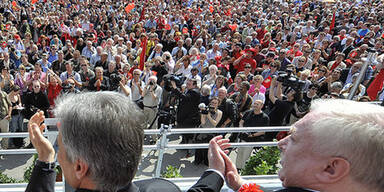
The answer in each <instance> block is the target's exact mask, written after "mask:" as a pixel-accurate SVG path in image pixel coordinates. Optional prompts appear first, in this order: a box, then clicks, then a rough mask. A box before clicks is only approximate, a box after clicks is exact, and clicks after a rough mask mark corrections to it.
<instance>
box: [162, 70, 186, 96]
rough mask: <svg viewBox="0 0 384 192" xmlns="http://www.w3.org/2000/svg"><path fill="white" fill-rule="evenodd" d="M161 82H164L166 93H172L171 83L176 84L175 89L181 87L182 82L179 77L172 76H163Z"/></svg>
mask: <svg viewBox="0 0 384 192" xmlns="http://www.w3.org/2000/svg"><path fill="white" fill-rule="evenodd" d="M163 81H164V89H165V90H166V91H168V92H169V91H172V89H173V88H172V84H171V81H174V82H175V83H176V86H177V87H181V85H182V84H183V81H182V79H181V78H180V77H179V76H177V75H172V74H167V75H164V76H163Z"/></svg>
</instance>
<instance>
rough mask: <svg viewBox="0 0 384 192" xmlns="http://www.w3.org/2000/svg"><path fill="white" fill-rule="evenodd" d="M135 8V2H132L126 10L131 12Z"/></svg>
mask: <svg viewBox="0 0 384 192" xmlns="http://www.w3.org/2000/svg"><path fill="white" fill-rule="evenodd" d="M133 8H135V3H130V4H128V5H127V6H126V7H125V12H127V13H129V12H131V10H132V9H133Z"/></svg>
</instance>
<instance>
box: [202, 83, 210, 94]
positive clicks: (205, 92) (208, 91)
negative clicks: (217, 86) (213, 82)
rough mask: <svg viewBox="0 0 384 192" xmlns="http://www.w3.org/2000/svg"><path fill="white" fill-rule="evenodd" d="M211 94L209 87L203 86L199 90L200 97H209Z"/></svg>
mask: <svg viewBox="0 0 384 192" xmlns="http://www.w3.org/2000/svg"><path fill="white" fill-rule="evenodd" d="M210 93H211V87H210V86H209V85H204V86H203V87H202V88H201V94H202V95H209V94H210Z"/></svg>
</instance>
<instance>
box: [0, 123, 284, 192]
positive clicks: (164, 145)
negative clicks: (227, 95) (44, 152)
mask: <svg viewBox="0 0 384 192" xmlns="http://www.w3.org/2000/svg"><path fill="white" fill-rule="evenodd" d="M57 120H58V119H55V118H51V119H46V120H45V124H46V125H47V126H55V125H56V122H57ZM289 128H290V127H287V126H280V127H231V128H189V129H172V128H171V127H168V126H162V128H160V129H158V130H144V134H145V135H153V134H158V135H160V139H159V140H158V141H157V143H156V144H155V145H144V150H157V151H158V157H157V162H156V169H155V174H154V177H160V176H161V168H162V167H161V166H162V162H163V158H164V153H165V151H166V150H169V149H203V148H208V144H207V143H206V144H177V145H175V144H169V143H168V141H169V139H168V137H169V136H170V135H180V134H192V133H218V134H220V133H238V132H277V131H288V130H289ZM43 134H44V136H46V137H47V138H48V140H49V141H50V142H51V143H55V141H56V138H57V134H58V131H48V130H45V131H44V133H43ZM26 137H29V135H28V133H27V132H25V133H0V138H26ZM276 145H277V142H247V143H231V146H232V147H234V148H236V147H260V146H276ZM35 153H36V150H35V149H7V150H0V155H22V154H35ZM243 178H244V179H246V180H252V181H254V182H256V183H258V184H259V185H262V186H263V187H265V188H267V189H277V188H280V187H281V182H280V180H279V179H278V177H277V175H259V176H244V177H243ZM170 180H172V181H173V182H175V183H176V184H177V185H178V186H179V187H180V188H181V189H182V190H183V191H185V190H187V189H188V188H189V187H191V186H192V185H193V183H194V182H196V181H197V180H198V178H197V177H187V178H178V179H170ZM25 187H26V183H20V184H0V191H24V190H25ZM56 189H57V190H56V191H65V192H69V191H70V190H68V189H65V186H64V185H63V183H62V182H58V183H56ZM227 189H228V188H227V187H226V186H224V187H223V189H222V191H227Z"/></svg>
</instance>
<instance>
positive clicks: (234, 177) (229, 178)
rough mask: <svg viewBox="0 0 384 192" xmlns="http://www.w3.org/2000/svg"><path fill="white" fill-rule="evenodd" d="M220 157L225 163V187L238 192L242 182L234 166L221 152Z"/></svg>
mask: <svg viewBox="0 0 384 192" xmlns="http://www.w3.org/2000/svg"><path fill="white" fill-rule="evenodd" d="M220 155H221V157H222V158H223V160H224V163H225V174H224V176H225V179H226V183H227V186H228V187H229V188H231V189H232V190H234V191H238V190H239V189H240V187H241V186H242V185H243V183H244V181H243V180H242V179H241V177H240V175H239V173H238V172H237V169H236V165H235V164H234V163H233V162H232V161H231V159H230V158H229V157H228V156H227V155H226V154H225V153H223V152H221V153H220Z"/></svg>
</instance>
